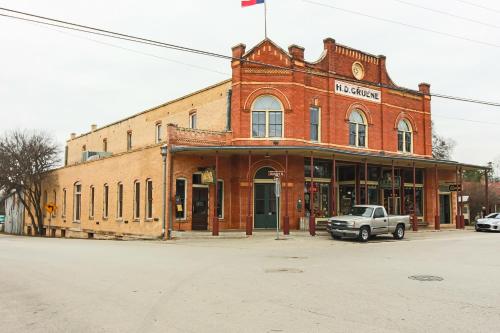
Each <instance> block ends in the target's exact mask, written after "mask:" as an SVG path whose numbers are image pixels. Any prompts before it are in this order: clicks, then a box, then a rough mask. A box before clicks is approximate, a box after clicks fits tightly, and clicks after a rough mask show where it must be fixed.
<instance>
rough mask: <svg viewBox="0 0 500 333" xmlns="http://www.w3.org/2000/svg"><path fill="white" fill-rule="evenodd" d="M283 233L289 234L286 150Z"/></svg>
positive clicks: (286, 159) (286, 156) (286, 157)
mask: <svg viewBox="0 0 500 333" xmlns="http://www.w3.org/2000/svg"><path fill="white" fill-rule="evenodd" d="M283 233H284V234H285V235H289V234H290V217H289V216H288V150H287V151H286V155H285V220H284V222H283Z"/></svg>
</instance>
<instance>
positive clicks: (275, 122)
mask: <svg viewBox="0 0 500 333" xmlns="http://www.w3.org/2000/svg"><path fill="white" fill-rule="evenodd" d="M252 137H253V138H281V137H283V106H282V105H281V102H280V101H279V100H278V99H277V98H276V97H274V96H271V95H264V96H260V97H258V98H257V99H256V100H255V102H254V103H253V106H252Z"/></svg>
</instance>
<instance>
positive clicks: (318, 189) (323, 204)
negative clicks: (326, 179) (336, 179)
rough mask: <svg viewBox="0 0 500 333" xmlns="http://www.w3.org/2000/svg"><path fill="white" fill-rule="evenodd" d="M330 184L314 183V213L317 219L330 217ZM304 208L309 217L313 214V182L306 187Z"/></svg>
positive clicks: (307, 183)
mask: <svg viewBox="0 0 500 333" xmlns="http://www.w3.org/2000/svg"><path fill="white" fill-rule="evenodd" d="M330 188H331V187H330V184H329V183H318V182H314V183H313V189H312V190H313V212H314V215H315V216H316V217H330V195H331V194H330ZM304 193H305V195H304V200H305V203H304V207H305V210H306V213H307V214H308V215H310V214H311V182H306V183H305V187H304Z"/></svg>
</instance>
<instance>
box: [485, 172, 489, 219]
mask: <svg viewBox="0 0 500 333" xmlns="http://www.w3.org/2000/svg"><path fill="white" fill-rule="evenodd" d="M488 183H489V177H488V169H485V170H484V190H485V196H484V197H485V201H486V206H485V207H486V215H488V214H490V189H489V184H488Z"/></svg>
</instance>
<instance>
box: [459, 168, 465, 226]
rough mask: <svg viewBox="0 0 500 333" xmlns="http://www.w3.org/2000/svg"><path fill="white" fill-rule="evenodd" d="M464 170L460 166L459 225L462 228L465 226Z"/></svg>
mask: <svg viewBox="0 0 500 333" xmlns="http://www.w3.org/2000/svg"><path fill="white" fill-rule="evenodd" d="M463 172H464V170H463V168H462V167H460V198H461V200H460V226H461V227H462V229H464V228H465V219H464V173H463Z"/></svg>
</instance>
